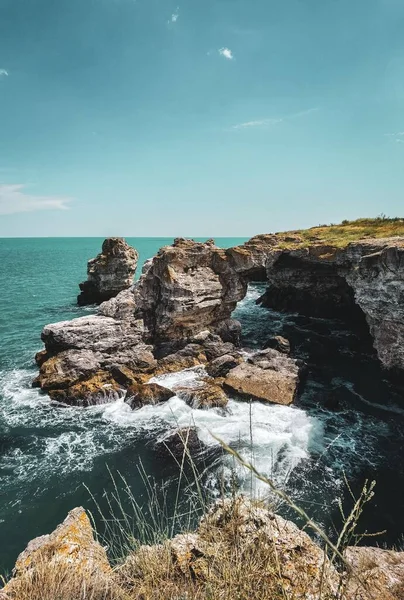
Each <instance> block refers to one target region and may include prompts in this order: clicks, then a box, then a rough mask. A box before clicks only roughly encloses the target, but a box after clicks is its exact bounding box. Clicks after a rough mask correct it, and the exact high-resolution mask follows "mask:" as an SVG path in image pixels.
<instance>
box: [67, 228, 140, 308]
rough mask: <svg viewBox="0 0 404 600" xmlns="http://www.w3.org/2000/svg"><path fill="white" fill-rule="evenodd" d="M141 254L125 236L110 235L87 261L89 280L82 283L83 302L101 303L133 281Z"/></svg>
mask: <svg viewBox="0 0 404 600" xmlns="http://www.w3.org/2000/svg"><path fill="white" fill-rule="evenodd" d="M138 258H139V255H138V253H137V251H136V250H135V249H134V248H132V247H131V246H129V245H128V244H127V243H126V242H125V240H124V239H122V238H107V239H106V240H104V243H103V244H102V252H101V253H100V254H99V255H98V256H97V257H96V258H93V259H91V260H89V261H88V265H87V281H84V282H83V283H80V290H81V293H80V294H79V296H78V297H77V302H78V304H79V305H80V306H83V305H85V304H100V303H101V302H104V301H105V300H109V299H110V298H113V297H114V296H117V295H118V294H119V292H122V290H126V289H127V288H129V287H130V286H131V285H132V284H133V278H134V276H135V273H136V267H137V261H138Z"/></svg>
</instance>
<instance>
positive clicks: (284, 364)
mask: <svg viewBox="0 0 404 600" xmlns="http://www.w3.org/2000/svg"><path fill="white" fill-rule="evenodd" d="M250 361H251V362H248V363H245V362H244V363H241V364H240V365H238V366H237V367H235V368H234V369H232V370H231V371H229V373H228V374H227V377H226V379H225V385H226V387H228V388H230V389H231V390H232V391H235V392H237V393H238V394H241V395H243V396H247V397H250V398H254V399H257V400H266V401H268V402H273V403H275V404H285V405H288V404H291V403H292V402H293V400H294V399H295V396H296V393H297V386H298V383H299V366H298V365H297V363H296V361H295V360H292V359H291V358H288V357H287V356H285V355H284V354H281V353H280V352H277V351H276V350H272V349H269V350H265V351H263V352H258V353H257V354H256V355H254V356H253V357H252V358H251V359H250Z"/></svg>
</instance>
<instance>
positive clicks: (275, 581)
mask: <svg viewBox="0 0 404 600" xmlns="http://www.w3.org/2000/svg"><path fill="white" fill-rule="evenodd" d="M161 444H162V449H161V451H162V457H163V456H164V457H166V456H171V457H172V458H173V460H174V461H180V462H181V461H182V460H183V454H184V447H185V446H186V447H187V452H192V453H196V454H198V453H201V452H202V453H203V452H205V448H204V446H203V445H202V444H201V443H200V442H199V439H198V437H197V435H196V432H195V430H194V429H193V428H189V429H186V430H181V431H175V432H172V433H170V434H169V435H168V436H166V439H165V441H164V440H161ZM344 558H345V564H344V567H343V568H342V569H339V570H337V568H336V566H335V564H333V563H332V562H331V561H330V560H329V558H328V557H327V555H326V553H325V551H324V549H323V548H321V547H320V546H319V545H317V544H316V543H315V542H314V541H313V540H312V539H311V538H310V537H309V536H308V534H307V533H306V532H304V531H302V530H300V529H299V528H298V527H297V526H296V525H295V524H294V523H292V522H291V521H288V520H286V519H284V518H282V517H281V516H279V515H277V514H274V513H273V512H271V511H270V510H268V509H267V508H265V506H264V505H263V503H262V502H259V503H258V502H254V501H249V500H247V499H246V498H244V497H242V496H236V497H234V498H228V499H221V500H218V501H217V502H216V503H215V504H213V506H212V507H211V508H210V509H209V510H208V511H207V513H206V514H205V515H204V516H203V518H202V519H201V521H200V524H199V526H198V527H197V529H196V530H195V531H194V532H188V533H181V534H179V535H176V536H175V537H174V538H172V539H169V540H167V541H165V542H164V543H162V544H158V545H154V546H140V547H139V548H138V549H137V550H135V551H133V552H131V553H130V554H129V555H128V556H127V557H126V558H125V559H124V560H123V562H122V563H121V564H120V565H119V568H116V569H111V567H110V565H109V563H108V560H107V556H106V553H105V550H104V549H103V548H102V547H101V546H100V545H99V544H98V543H97V542H95V541H94V536H93V532H92V529H91V525H90V521H89V519H88V517H87V516H86V513H85V512H84V510H83V509H82V508H78V509H74V510H73V511H71V512H70V513H69V515H68V517H67V519H66V520H65V521H64V522H63V523H62V525H60V526H59V527H58V528H57V529H56V530H55V531H54V532H53V533H51V534H50V535H45V536H42V537H40V538H37V539H36V540H33V541H32V542H30V543H29V545H28V547H27V549H26V550H25V551H24V552H23V553H22V554H21V555H20V556H19V558H18V560H17V563H16V566H15V568H14V571H13V578H12V579H11V580H10V581H9V582H8V584H6V586H5V588H4V589H3V590H0V598H2V600H3V599H4V600H19V598H21V597H24V598H33V597H35V598H39V597H40V598H42V597H46V598H55V599H56V597H62V596H63V598H67V597H69V598H84V597H86V598H87V597H93V598H95V597H97V598H108V599H111V600H112V599H114V600H117V599H118V598H123V597H125V598H140V597H142V598H143V597H146V596H147V597H154V593H157V591H161V588H162V586H163V587H164V589H165V590H170V589H172V590H175V591H176V592H177V593H176V594H175V597H178V598H179V597H181V598H182V597H184V598H185V597H188V590H189V589H190V587H189V586H190V584H191V585H192V590H194V591H195V590H201V591H202V590H205V589H208V590H210V589H212V590H215V592H216V593H217V596H214V597H221V592H222V591H223V592H226V593H227V592H228V591H229V585H232V583H231V582H232V581H233V580H234V582H235V587H234V589H235V590H237V595H238V596H239V597H240V598H241V597H242V598H245V597H250V595H248V596H247V594H248V592H249V591H251V590H252V589H253V588H254V590H256V592H257V593H256V594H254V598H259V597H261V596H260V590H262V594H263V597H266V598H269V597H273V598H275V597H282V598H283V597H288V598H289V597H290V598H294V599H295V600H308V599H309V598H313V599H314V598H320V597H322V598H329V599H330V600H331V599H334V600H336V599H337V598H344V600H375V599H376V598H377V600H400V599H401V598H402V593H403V590H404V553H403V552H393V551H389V550H382V549H380V548H367V547H359V548H356V547H348V548H347V550H346V551H345V553H344ZM243 581H244V582H245V584H246V585H245V587H240V586H242V585H243ZM97 585H98V587H96V586H97ZM146 586H148V587H146ZM95 589H96V590H97V592H98V593H97V594H94V595H93V592H94V590H95ZM231 589H233V588H231ZM145 590H149V591H150V592H152V593H150V595H148V594H147V593H144V591H145ZM33 591H34V592H35V596H34V594H33V593H32V592H33ZM107 592H109V593H107ZM111 592H114V593H111ZM243 592H244V593H243ZM264 592H265V593H264ZM88 594H90V595H88ZM159 597H160V596H159ZM170 597H174V596H172V595H171V594H170ZM212 597H213V596H212ZM223 597H224V596H223Z"/></svg>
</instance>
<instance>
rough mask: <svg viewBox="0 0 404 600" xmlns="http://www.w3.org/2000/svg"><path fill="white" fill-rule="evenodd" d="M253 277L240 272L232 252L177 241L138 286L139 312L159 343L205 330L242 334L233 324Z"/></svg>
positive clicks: (153, 337) (181, 240) (185, 337)
mask: <svg viewBox="0 0 404 600" xmlns="http://www.w3.org/2000/svg"><path fill="white" fill-rule="evenodd" d="M246 291H247V279H246V278H245V277H244V276H243V275H242V274H238V273H236V272H235V270H234V268H233V267H232V263H231V260H230V259H229V256H228V255H227V254H226V251H225V250H223V249H221V248H218V247H216V246H215V245H214V242H213V240H210V241H208V242H206V243H199V242H194V241H192V240H185V239H177V240H175V242H174V244H173V245H172V246H166V247H165V248H162V249H161V250H160V251H159V253H158V254H157V256H155V257H154V259H153V262H152V264H151V265H150V266H149V267H148V269H147V271H146V273H145V274H144V275H143V276H142V277H141V278H140V280H139V283H138V285H137V287H136V290H135V303H136V306H137V311H136V314H137V315H138V316H139V318H142V319H143V320H144V323H145V326H146V328H147V329H148V331H149V334H150V336H151V339H153V342H154V343H155V344H156V345H158V344H160V343H164V342H167V341H168V342H171V343H172V342H173V341H175V340H180V341H181V342H183V341H184V340H187V339H188V340H190V339H192V337H193V336H195V335H196V334H198V333H200V332H203V331H210V332H215V331H217V330H220V331H221V336H222V339H224V338H225V337H226V336H227V338H228V339H229V338H230V337H231V336H232V335H233V336H235V337H237V333H238V332H239V329H238V328H237V325H235V324H232V323H231V322H229V319H230V317H231V313H232V312H233V310H234V309H235V307H236V305H237V302H238V301H239V300H241V299H242V298H244V296H245V294H246Z"/></svg>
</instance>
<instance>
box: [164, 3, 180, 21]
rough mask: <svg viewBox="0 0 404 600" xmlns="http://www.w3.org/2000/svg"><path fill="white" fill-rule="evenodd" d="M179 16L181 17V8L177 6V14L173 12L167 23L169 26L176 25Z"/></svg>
mask: <svg viewBox="0 0 404 600" xmlns="http://www.w3.org/2000/svg"><path fill="white" fill-rule="evenodd" d="M179 16H180V7H179V6H177V8H176V9H175V12H173V14H172V15H171V17H170V18H169V19H168V21H167V23H168V25H171V24H172V23H176V22H177V21H178V19H179Z"/></svg>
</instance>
